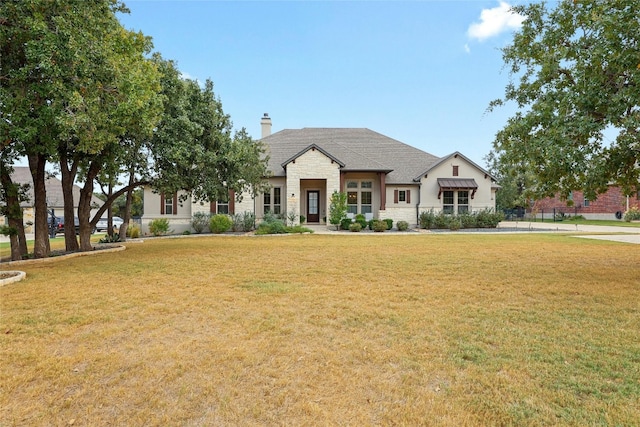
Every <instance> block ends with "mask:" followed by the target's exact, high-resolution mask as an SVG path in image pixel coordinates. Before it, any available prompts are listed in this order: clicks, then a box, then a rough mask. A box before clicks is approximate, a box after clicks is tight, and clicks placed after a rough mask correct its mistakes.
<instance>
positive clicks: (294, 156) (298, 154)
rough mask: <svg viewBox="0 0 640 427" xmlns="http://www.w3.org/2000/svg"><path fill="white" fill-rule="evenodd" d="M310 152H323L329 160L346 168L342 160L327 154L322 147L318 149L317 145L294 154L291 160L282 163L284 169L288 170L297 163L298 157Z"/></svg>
mask: <svg viewBox="0 0 640 427" xmlns="http://www.w3.org/2000/svg"><path fill="white" fill-rule="evenodd" d="M309 150H318V151H319V152H321V153H322V154H324V155H325V156H327V157H328V158H329V159H331V160H332V161H334V162H336V163H337V164H338V165H340V167H341V168H342V167H344V163H342V162H341V161H340V160H338V159H336V158H335V157H333V156H332V155H331V154H329V153H327V152H326V151H325V150H323V149H322V147H318V146H317V145H316V144H311V145H310V146H308V147H307V148H305V149H303V150H302V151H300V152H298V153H296V154H294V155H293V156H291V157H290V158H289V159H287V160H285V161H284V162H283V163H282V167H283V168H286V167H287V165H288V164H289V163H291V162H293V161H295V160H296V159H297V158H298V157H300V156H302V155H303V154H305V153H306V152H308V151H309Z"/></svg>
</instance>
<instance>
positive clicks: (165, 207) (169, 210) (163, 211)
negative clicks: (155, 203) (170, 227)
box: [160, 193, 178, 215]
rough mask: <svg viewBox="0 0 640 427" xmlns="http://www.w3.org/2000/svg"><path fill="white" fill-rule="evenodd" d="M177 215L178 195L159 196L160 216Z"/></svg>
mask: <svg viewBox="0 0 640 427" xmlns="http://www.w3.org/2000/svg"><path fill="white" fill-rule="evenodd" d="M177 213H178V193H173V195H172V196H165V195H164V194H161V195H160V215H176V214H177Z"/></svg>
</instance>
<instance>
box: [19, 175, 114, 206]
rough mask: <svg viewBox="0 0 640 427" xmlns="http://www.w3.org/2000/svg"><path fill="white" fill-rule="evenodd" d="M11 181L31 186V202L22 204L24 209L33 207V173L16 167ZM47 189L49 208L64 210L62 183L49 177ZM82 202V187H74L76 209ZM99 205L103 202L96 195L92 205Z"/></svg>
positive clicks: (28, 192) (29, 193)
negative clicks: (80, 201)
mask: <svg viewBox="0 0 640 427" xmlns="http://www.w3.org/2000/svg"><path fill="white" fill-rule="evenodd" d="M11 180H12V181H13V182H14V183H16V184H29V190H28V191H27V194H28V195H29V200H28V201H27V202H22V203H21V206H22V207H30V206H33V179H32V178H31V171H29V168H28V167H26V166H15V167H14V168H13V173H12V174H11ZM45 187H46V189H47V205H48V206H49V208H55V209H62V208H63V207H64V197H63V195H62V182H61V181H60V180H59V179H58V178H56V177H55V176H49V177H48V178H47V179H46V180H45ZM79 200H80V187H78V186H77V185H74V186H73V201H74V207H77V206H78V202H79ZM94 204H97V205H98V206H102V204H103V202H102V200H100V199H98V198H97V197H96V196H95V195H94V196H91V205H92V206H93V205H94Z"/></svg>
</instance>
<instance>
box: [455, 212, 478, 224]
mask: <svg viewBox="0 0 640 427" xmlns="http://www.w3.org/2000/svg"><path fill="white" fill-rule="evenodd" d="M458 220H460V226H461V227H462V228H476V227H477V226H478V223H477V221H476V216H475V215H473V214H470V213H469V212H464V213H462V214H460V215H459V216H458Z"/></svg>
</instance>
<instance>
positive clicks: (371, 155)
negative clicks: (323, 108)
mask: <svg viewBox="0 0 640 427" xmlns="http://www.w3.org/2000/svg"><path fill="white" fill-rule="evenodd" d="M262 142H263V143H264V144H265V145H266V146H267V153H268V155H269V156H270V158H269V170H270V171H271V172H272V174H273V176H285V175H286V172H285V170H284V168H283V165H286V162H289V161H291V160H292V158H293V157H294V156H295V155H296V154H298V153H303V152H305V151H306V149H307V148H309V147H310V146H312V145H315V146H316V147H318V148H319V149H320V150H321V151H323V152H324V153H325V154H328V155H330V156H331V157H332V158H333V159H336V160H337V161H338V162H339V163H341V164H343V165H344V167H343V168H342V170H343V171H385V172H388V175H387V183H388V184H409V183H412V182H413V179H414V178H415V177H416V176H418V175H419V174H420V173H421V172H422V171H424V170H426V169H428V168H429V167H430V166H431V165H432V164H433V163H435V162H437V161H438V160H439V158H438V157H436V156H434V155H432V154H429V153H426V152H424V151H422V150H419V149H417V148H415V147H411V146H410V145H407V144H404V143H402V142H400V141H397V140H395V139H393V138H389V137H387V136H385V135H382V134H379V133H377V132H374V131H372V130H369V129H366V128H303V129H285V130H282V131H280V132H276V133H274V134H272V135H270V136H267V137H265V138H263V139H262Z"/></svg>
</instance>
